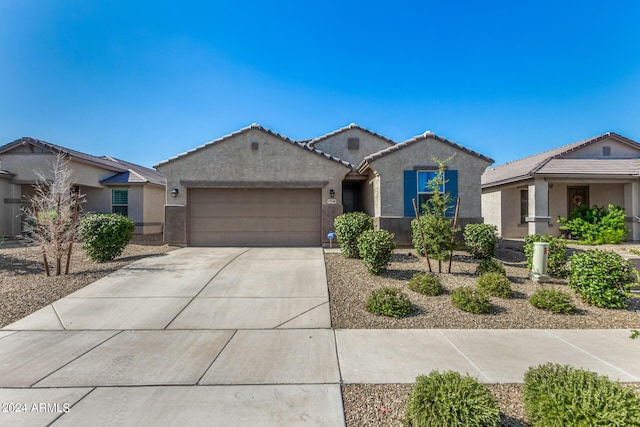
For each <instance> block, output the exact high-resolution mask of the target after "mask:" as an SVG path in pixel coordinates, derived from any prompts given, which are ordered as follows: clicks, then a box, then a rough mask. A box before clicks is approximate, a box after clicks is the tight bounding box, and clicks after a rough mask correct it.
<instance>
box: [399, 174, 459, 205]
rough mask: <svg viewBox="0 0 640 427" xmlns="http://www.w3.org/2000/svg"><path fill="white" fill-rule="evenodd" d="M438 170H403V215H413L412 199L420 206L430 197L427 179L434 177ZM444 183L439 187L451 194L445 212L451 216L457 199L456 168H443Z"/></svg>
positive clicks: (443, 191)
mask: <svg viewBox="0 0 640 427" xmlns="http://www.w3.org/2000/svg"><path fill="white" fill-rule="evenodd" d="M437 174H438V171H433V170H430V171H415V170H405V171H404V216H406V217H413V216H414V215H415V213H414V211H413V203H412V199H416V202H417V203H418V208H420V209H421V208H422V205H423V204H424V203H426V202H427V200H429V199H430V198H431V195H432V194H433V193H432V192H431V190H430V189H429V187H428V183H429V181H431V180H432V179H433V178H435V177H436V176H437ZM444 179H445V181H446V182H445V184H444V185H443V186H441V187H440V191H441V192H442V193H450V194H451V201H452V202H451V207H450V209H449V211H448V212H447V214H448V215H451V216H453V215H454V213H455V208H456V200H457V199H458V171H457V170H445V171H444Z"/></svg>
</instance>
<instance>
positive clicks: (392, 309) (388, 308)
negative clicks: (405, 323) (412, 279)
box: [366, 287, 413, 317]
mask: <svg viewBox="0 0 640 427" xmlns="http://www.w3.org/2000/svg"><path fill="white" fill-rule="evenodd" d="M366 308H367V311H368V312H370V313H374V314H382V315H385V316H389V317H402V316H406V315H407V314H409V313H411V311H412V310H413V305H412V304H411V301H410V300H409V297H407V295H406V294H405V293H404V292H402V291H401V290H400V289H396V288H389V287H382V288H378V289H376V290H374V291H373V292H371V295H370V296H369V298H368V299H367V305H366Z"/></svg>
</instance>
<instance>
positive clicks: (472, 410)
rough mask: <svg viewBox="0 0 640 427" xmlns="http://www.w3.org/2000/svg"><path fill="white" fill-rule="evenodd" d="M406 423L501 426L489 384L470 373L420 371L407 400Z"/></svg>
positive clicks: (419, 424) (414, 424)
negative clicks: (425, 372) (428, 372)
mask: <svg viewBox="0 0 640 427" xmlns="http://www.w3.org/2000/svg"><path fill="white" fill-rule="evenodd" d="M405 423H406V424H407V425H410V426H413V427H421V426H499V425H500V410H499V408H498V403H497V402H496V399H495V398H494V397H493V395H492V394H491V392H490V391H489V389H488V388H487V386H486V385H484V384H481V383H479V382H478V381H477V380H476V379H475V378H472V377H470V376H468V375H465V376H462V375H460V374H459V373H458V372H454V371H447V372H444V373H440V372H437V371H432V372H431V373H430V374H429V375H420V376H419V377H417V378H416V383H415V384H414V386H413V388H412V389H411V394H410V395H409V399H408V401H407V407H406V415H405Z"/></svg>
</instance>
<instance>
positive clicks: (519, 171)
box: [482, 132, 640, 188]
mask: <svg viewBox="0 0 640 427" xmlns="http://www.w3.org/2000/svg"><path fill="white" fill-rule="evenodd" d="M606 138H615V139H616V140H618V141H620V142H622V143H625V144H628V145H630V146H633V147H635V148H636V149H638V150H639V151H640V145H639V144H638V143H637V142H635V141H633V140H631V139H629V138H626V137H624V136H622V135H618V134H617V133H614V132H607V133H604V134H602V135H598V136H595V137H592V138H587V139H583V140H581V141H577V142H574V143H571V144H567V145H564V146H562V147H558V148H554V149H552V150H548V151H544V152H542V153H538V154H534V155H532V156H528V157H525V158H522V159H519V160H515V161H512V162H509V163H505V164H502V165H498V166H495V167H492V168H489V169H487V170H486V171H485V172H484V173H483V174H482V187H484V188H486V187H492V186H497V185H502V184H509V183H512V182H518V181H522V180H526V179H529V178H531V177H532V176H533V175H534V174H537V173H542V172H541V170H542V168H543V167H545V165H547V164H548V163H550V162H551V160H554V159H558V158H560V157H562V156H564V155H567V154H570V153H572V152H574V151H576V150H579V149H581V148H584V147H586V146H588V145H590V144H593V143H596V142H598V141H602V140H603V139H606ZM639 154H640V153H639ZM577 160H579V161H582V162H584V161H585V160H586V159H577ZM598 160H599V163H598V166H596V167H595V169H592V170H591V172H593V171H595V170H596V169H598V168H601V167H605V166H604V163H602V162H603V161H606V162H610V161H611V160H614V159H606V160H605V159H598ZM562 164H564V165H565V166H569V165H571V168H573V170H577V168H581V167H579V166H577V164H575V163H574V162H564V163H555V165H552V166H550V169H547V170H553V171H554V172H550V173H561V172H557V170H558V169H557V168H558V167H559V166H560V165H562ZM608 164H609V165H610V166H607V167H605V168H615V167H616V166H614V164H615V162H614V163H608ZM591 167H594V166H593V164H592V166H591Z"/></svg>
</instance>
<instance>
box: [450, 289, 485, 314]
mask: <svg viewBox="0 0 640 427" xmlns="http://www.w3.org/2000/svg"><path fill="white" fill-rule="evenodd" d="M451 302H452V303H453V305H454V306H456V307H457V308H459V309H460V310H463V311H468V312H469V313H474V314H485V313H489V312H491V303H490V302H489V298H487V294H486V293H485V292H484V291H481V290H480V289H478V288H472V287H471V286H463V287H461V288H457V289H455V290H454V291H453V292H452V293H451Z"/></svg>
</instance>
